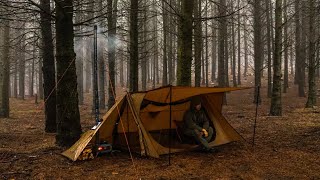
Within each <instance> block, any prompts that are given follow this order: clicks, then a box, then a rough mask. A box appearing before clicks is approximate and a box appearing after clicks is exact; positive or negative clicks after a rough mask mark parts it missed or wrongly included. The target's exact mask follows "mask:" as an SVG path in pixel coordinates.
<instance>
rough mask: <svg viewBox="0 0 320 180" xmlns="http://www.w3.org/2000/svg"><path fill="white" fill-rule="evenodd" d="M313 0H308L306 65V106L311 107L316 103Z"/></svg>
mask: <svg viewBox="0 0 320 180" xmlns="http://www.w3.org/2000/svg"><path fill="white" fill-rule="evenodd" d="M315 8H316V7H315V0H309V8H308V9H309V38H308V39H309V66H308V84H309V91H308V101H307V103H306V107H307V108H311V107H313V106H315V105H316V104H317V92H316V87H317V86H316V77H315V74H316V59H315V57H316V41H317V39H316V38H315V37H316V34H315V12H316V10H315Z"/></svg>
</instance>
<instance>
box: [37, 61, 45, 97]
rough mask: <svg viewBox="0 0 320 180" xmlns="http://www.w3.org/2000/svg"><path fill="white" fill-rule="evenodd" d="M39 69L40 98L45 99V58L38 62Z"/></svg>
mask: <svg viewBox="0 0 320 180" xmlns="http://www.w3.org/2000/svg"><path fill="white" fill-rule="evenodd" d="M38 64H39V65H38V68H39V70H38V71H39V80H38V81H39V98H40V99H44V87H43V86H44V84H43V76H44V75H43V69H42V68H43V58H39V62H38Z"/></svg>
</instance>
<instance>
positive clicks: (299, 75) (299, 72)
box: [294, 1, 305, 97]
mask: <svg viewBox="0 0 320 180" xmlns="http://www.w3.org/2000/svg"><path fill="white" fill-rule="evenodd" d="M294 4H295V28H296V29H295V42H296V43H295V49H296V75H295V79H296V81H297V82H298V89H299V91H298V92H299V93H298V94H299V97H304V96H305V92H304V83H303V81H304V80H303V73H304V70H303V67H304V65H303V64H304V60H303V57H302V47H301V46H302V43H301V38H302V36H301V35H302V32H301V10H300V8H301V5H300V1H295V3H294Z"/></svg>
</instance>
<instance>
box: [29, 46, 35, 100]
mask: <svg viewBox="0 0 320 180" xmlns="http://www.w3.org/2000/svg"><path fill="white" fill-rule="evenodd" d="M35 59H36V43H35V42H34V43H33V50H32V62H31V64H30V65H31V67H30V68H29V70H30V71H31V72H30V77H29V83H30V85H29V95H30V97H33V96H34V92H33V85H34V66H35Z"/></svg>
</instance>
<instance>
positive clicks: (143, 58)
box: [140, 1, 148, 91]
mask: <svg viewBox="0 0 320 180" xmlns="http://www.w3.org/2000/svg"><path fill="white" fill-rule="evenodd" d="M142 7H143V19H142V22H141V24H142V27H143V28H142V31H143V32H142V37H141V39H142V44H143V47H142V48H141V49H142V52H143V53H142V54H141V58H140V59H141V79H142V91H146V90H147V78H148V77H147V63H148V62H147V53H148V52H147V46H148V43H147V33H148V29H147V6H146V1H143V5H142Z"/></svg>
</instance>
